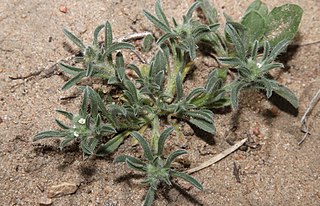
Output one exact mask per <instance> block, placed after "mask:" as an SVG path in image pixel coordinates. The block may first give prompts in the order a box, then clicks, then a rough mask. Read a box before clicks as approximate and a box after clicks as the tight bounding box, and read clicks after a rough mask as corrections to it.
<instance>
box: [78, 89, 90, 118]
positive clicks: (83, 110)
mask: <svg viewBox="0 0 320 206" xmlns="http://www.w3.org/2000/svg"><path fill="white" fill-rule="evenodd" d="M88 98H89V92H88V88H87V87H85V89H84V90H83V97H82V103H81V107H80V112H79V113H80V115H81V116H83V117H85V116H87V114H88V111H87V110H88Z"/></svg>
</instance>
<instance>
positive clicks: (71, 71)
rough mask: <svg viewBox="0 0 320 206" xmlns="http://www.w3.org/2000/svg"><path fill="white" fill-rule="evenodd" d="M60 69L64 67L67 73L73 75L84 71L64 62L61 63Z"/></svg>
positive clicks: (63, 69)
mask: <svg viewBox="0 0 320 206" xmlns="http://www.w3.org/2000/svg"><path fill="white" fill-rule="evenodd" d="M59 66H60V69H62V71H64V72H65V73H68V74H71V75H77V74H79V73H80V72H83V69H80V68H78V67H74V66H71V65H67V64H65V63H63V62H60V63H59Z"/></svg>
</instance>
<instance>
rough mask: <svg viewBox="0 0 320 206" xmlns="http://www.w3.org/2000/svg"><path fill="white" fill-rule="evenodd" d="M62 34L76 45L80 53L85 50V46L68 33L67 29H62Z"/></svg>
mask: <svg viewBox="0 0 320 206" xmlns="http://www.w3.org/2000/svg"><path fill="white" fill-rule="evenodd" d="M63 33H64V34H65V35H66V36H67V37H68V38H69V39H70V40H71V41H72V42H73V43H74V44H75V45H77V46H78V47H79V48H80V49H81V50H82V51H84V50H85V49H86V46H85V45H84V44H83V43H82V41H81V40H80V39H79V38H78V37H76V36H75V35H74V34H73V33H71V32H70V31H68V30H67V29H63Z"/></svg>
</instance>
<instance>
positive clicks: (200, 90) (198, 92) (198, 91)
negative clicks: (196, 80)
mask: <svg viewBox="0 0 320 206" xmlns="http://www.w3.org/2000/svg"><path fill="white" fill-rule="evenodd" d="M205 91H206V90H205V88H203V87H198V88H195V89H193V90H192V91H191V92H190V93H189V95H188V96H187V98H186V101H191V100H192V99H193V98H196V97H198V96H199V95H201V94H203V93H204V92H205Z"/></svg>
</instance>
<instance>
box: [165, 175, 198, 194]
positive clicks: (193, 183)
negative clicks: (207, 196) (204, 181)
mask: <svg viewBox="0 0 320 206" xmlns="http://www.w3.org/2000/svg"><path fill="white" fill-rule="evenodd" d="M170 174H171V175H172V176H173V177H179V178H181V179H183V180H185V181H187V182H189V183H190V184H192V185H193V186H195V187H196V188H198V189H199V190H203V186H202V185H201V183H199V182H198V181H197V180H196V179H194V178H193V177H191V176H190V175H188V174H186V173H183V172H177V171H171V172H170Z"/></svg>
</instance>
